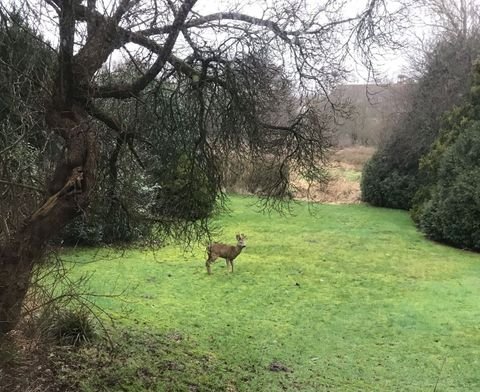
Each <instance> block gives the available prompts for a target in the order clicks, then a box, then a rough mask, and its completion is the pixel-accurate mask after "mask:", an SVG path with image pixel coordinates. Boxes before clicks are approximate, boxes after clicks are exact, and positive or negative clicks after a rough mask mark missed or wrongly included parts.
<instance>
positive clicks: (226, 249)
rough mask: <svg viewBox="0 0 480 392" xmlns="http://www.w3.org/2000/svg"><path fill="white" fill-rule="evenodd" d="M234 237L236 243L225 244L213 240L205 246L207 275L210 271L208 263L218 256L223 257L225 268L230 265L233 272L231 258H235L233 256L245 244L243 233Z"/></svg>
mask: <svg viewBox="0 0 480 392" xmlns="http://www.w3.org/2000/svg"><path fill="white" fill-rule="evenodd" d="M236 239H237V245H226V244H220V243H218V242H214V243H211V244H210V245H208V246H207V253H208V259H207V261H206V263H205V265H206V267H207V272H208V274H209V275H211V273H212V270H211V268H210V265H211V264H213V263H214V262H215V260H217V259H218V258H219V257H221V258H223V259H225V262H226V263H227V268H228V266H229V265H230V267H231V272H232V273H233V260H235V258H236V257H237V256H238V255H239V254H240V253H241V252H242V250H243V248H245V247H246V246H247V244H246V242H245V240H246V239H247V237H246V236H245V234H237V235H236Z"/></svg>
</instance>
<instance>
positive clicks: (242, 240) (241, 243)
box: [235, 234, 247, 249]
mask: <svg viewBox="0 0 480 392" xmlns="http://www.w3.org/2000/svg"><path fill="white" fill-rule="evenodd" d="M235 237H236V238H237V246H238V247H240V248H242V249H243V248H245V247H246V246H247V241H246V239H247V236H246V235H245V234H237V235H236V236H235Z"/></svg>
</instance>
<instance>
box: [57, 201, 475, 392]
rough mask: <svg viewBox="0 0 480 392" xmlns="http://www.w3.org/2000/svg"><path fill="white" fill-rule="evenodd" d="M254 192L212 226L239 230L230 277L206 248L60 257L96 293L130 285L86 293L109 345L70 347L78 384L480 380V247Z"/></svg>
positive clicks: (272, 385) (254, 387)
mask: <svg viewBox="0 0 480 392" xmlns="http://www.w3.org/2000/svg"><path fill="white" fill-rule="evenodd" d="M254 201H255V199H253V198H247V197H245V198H240V197H233V198H232V199H231V204H230V208H231V210H232V211H231V213H230V214H229V215H224V216H222V217H221V218H219V219H218V222H217V223H218V225H219V226H221V227H223V228H224V233H223V234H222V236H221V238H218V240H222V241H225V242H231V243H233V242H234V236H235V233H236V232H243V233H245V234H247V236H248V245H247V248H246V249H245V250H244V252H243V253H242V254H241V255H240V256H239V257H238V259H237V262H236V265H235V267H236V268H235V273H234V274H230V273H228V272H227V269H226V268H225V263H224V262H223V260H219V261H218V262H217V263H216V264H214V266H213V274H212V275H211V276H208V275H207V274H206V269H205V251H204V248H199V249H195V250H194V251H193V252H186V253H184V252H183V251H182V250H181V249H180V248H175V247H167V248H165V249H162V250H160V251H158V252H156V253H155V254H152V253H151V252H141V251H129V252H127V253H126V254H125V255H124V256H123V257H113V256H118V255H116V254H115V253H113V252H111V251H110V252H106V251H100V252H99V251H98V250H95V251H93V250H89V251H86V250H85V251H76V252H74V253H70V254H69V255H68V259H69V260H73V261H75V262H76V263H77V265H76V267H75V268H74V274H78V275H80V274H84V273H92V272H93V273H94V274H93V276H92V277H91V279H90V284H91V287H92V290H93V291H95V292H97V293H112V292H120V291H122V290H123V289H126V290H127V291H126V292H125V293H124V295H123V296H122V297H121V298H98V299H97V302H98V303H99V304H100V305H101V306H102V307H104V308H105V309H106V310H107V311H109V312H111V314H113V316H114V318H115V319H116V324H117V332H115V333H114V337H115V339H116V341H117V342H118V343H120V348H119V350H120V352H119V353H117V354H116V356H115V358H114V360H113V362H112V361H111V359H108V360H107V359H106V358H103V359H102V357H101V355H99V354H98V353H96V354H93V351H95V350H92V349H89V348H86V349H84V351H81V352H79V353H77V354H75V355H79V356H80V358H79V362H82V363H83V362H84V363H85V368H84V369H83V371H84V372H83V373H82V372H81V371H79V372H77V373H76V374H75V377H76V378H77V379H78V382H79V383H80V385H82V386H83V388H84V389H85V390H91V391H97V390H108V391H117V390H118V391H141V390H151V391H213V390H218V391H222V390H223V391H230V392H232V391H342V392H343V391H434V388H435V385H436V384H437V383H438V385H437V387H436V391H438V392H440V391H469V392H470V391H477V390H480V371H479V369H480V300H479V298H480V256H479V255H478V254H473V253H469V252H464V251H460V250H455V249H451V248H448V247H446V246H442V245H439V244H435V243H432V242H429V241H427V240H425V239H424V238H423V237H422V235H421V234H419V233H418V232H417V231H416V229H415V228H414V226H413V224H412V222H411V220H410V218H409V216H408V214H407V213H404V212H400V211H394V210H387V209H377V208H372V207H368V206H363V205H324V206H322V205H319V206H315V208H314V209H313V210H311V209H309V207H308V205H306V204H299V205H297V206H295V207H294V209H293V215H291V216H279V215H277V214H271V215H263V214H261V213H258V212H256V208H255V207H254V206H253V205H252V203H253V202H254ZM92 257H95V258H96V260H97V262H94V263H92V262H91V261H92ZM88 355H90V359H88V360H85V359H84V358H85V356H88ZM81 358H83V359H81ZM272 362H276V363H277V364H281V365H284V366H285V367H286V368H288V369H287V370H288V371H279V372H275V371H271V370H270V369H269V366H270V364H271V363H272ZM88 366H94V367H96V369H94V371H92V372H91V373H90V374H91V378H89V375H88V374H89V373H88V372H89V370H88V369H87V367H88ZM72 374H73V373H72ZM72 374H70V375H69V373H68V372H67V373H66V377H71V376H72ZM93 375H95V376H93Z"/></svg>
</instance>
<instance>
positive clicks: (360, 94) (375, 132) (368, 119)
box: [332, 82, 414, 147]
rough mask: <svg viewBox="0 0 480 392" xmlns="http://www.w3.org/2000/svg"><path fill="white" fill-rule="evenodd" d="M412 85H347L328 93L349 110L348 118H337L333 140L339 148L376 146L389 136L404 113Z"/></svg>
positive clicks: (407, 83) (406, 83)
mask: <svg viewBox="0 0 480 392" xmlns="http://www.w3.org/2000/svg"><path fill="white" fill-rule="evenodd" d="M413 87H414V84H413V83H409V82H404V83H394V84H389V85H374V84H347V85H342V86H339V87H337V89H335V91H334V92H333V93H332V97H333V98H334V99H335V100H338V99H341V100H346V101H347V102H349V103H350V105H351V107H352V113H351V116H350V118H349V119H339V122H340V124H339V125H338V127H337V129H338V130H337V132H336V139H337V143H338V145H339V146H343V147H345V146H351V145H355V144H361V145H367V146H368V145H370V146H376V145H378V144H379V143H381V142H382V141H383V140H385V138H386V137H387V136H388V135H389V134H390V132H391V129H392V127H393V125H394V124H395V122H396V121H397V119H398V118H399V116H400V115H401V114H402V113H404V112H405V111H407V110H408V101H409V100H408V96H409V93H410V92H411V91H412V88H413Z"/></svg>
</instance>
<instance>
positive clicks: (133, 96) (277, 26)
mask: <svg viewBox="0 0 480 392" xmlns="http://www.w3.org/2000/svg"><path fill="white" fill-rule="evenodd" d="M352 3H354V2H352ZM365 3H366V4H365V6H364V8H362V9H361V10H360V11H359V12H355V13H352V12H350V14H349V13H348V12H346V10H347V8H346V2H345V1H343V0H342V1H340V0H326V1H323V2H321V4H319V5H318V6H317V7H315V8H313V7H310V6H309V5H308V4H309V3H308V2H304V1H296V0H285V1H281V2H274V1H265V2H259V3H258V4H257V5H256V6H255V13H254V14H249V13H246V12H241V11H240V10H241V7H240V6H239V7H238V8H234V7H232V8H230V9H226V10H224V11H219V12H213V13H203V12H201V7H200V6H198V7H196V0H151V1H150V0H115V1H110V2H100V1H96V0H87V1H79V0H63V1H62V0H45V1H41V0H30V1H26V2H24V3H23V7H24V8H25V11H26V13H27V16H28V18H29V20H30V22H31V23H34V24H35V25H36V26H39V31H41V32H43V34H44V36H45V37H46V38H41V39H43V41H44V42H45V43H47V42H49V41H50V42H53V46H57V49H54V52H55V56H56V58H57V67H56V70H55V73H54V74H52V75H51V76H52V77H51V78H50V79H51V80H53V83H51V84H48V85H45V86H43V88H44V89H45V90H47V91H48V94H46V95H45V102H44V106H45V108H46V109H45V121H46V124H47V127H48V132H50V133H52V134H53V135H56V137H58V138H59V140H61V141H62V144H63V152H62V154H60V155H59V157H58V159H57V160H56V163H55V170H54V173H53V175H52V176H51V178H50V180H49V181H48V186H46V187H45V188H47V189H48V191H47V197H46V199H45V200H44V201H42V202H41V203H40V204H39V205H38V206H32V211H31V212H30V214H29V216H28V217H27V218H26V219H25V220H24V222H23V223H22V224H21V225H20V226H19V227H17V228H16V229H15V230H12V232H11V233H10V235H9V236H8V238H6V240H5V241H4V243H3V244H2V245H1V247H0V332H1V333H4V332H6V331H8V330H10V329H11V328H12V326H14V325H15V323H16V321H17V320H18V317H19V312H20V308H21V303H22V300H23V298H24V296H25V293H26V291H27V290H28V287H29V281H30V276H31V272H32V268H33V266H34V265H35V263H36V262H37V261H39V260H41V258H42V255H43V252H44V249H45V245H46V243H47V242H48V241H49V240H50V239H51V238H52V237H53V236H55V235H56V234H57V233H58V232H59V231H60V230H61V229H62V228H63V227H64V226H65V225H66V224H67V223H68V222H70V221H71V220H72V219H73V218H74V217H75V216H77V215H78V214H80V213H82V212H84V211H86V209H87V207H88V205H89V202H90V200H91V196H92V193H93V192H94V190H95V189H96V186H97V183H96V179H97V177H96V176H97V166H98V165H99V161H100V160H101V158H102V151H101V149H100V140H101V139H105V138H107V139H108V138H110V139H111V140H117V141H118V143H120V147H119V148H121V147H122V146H123V145H128V147H129V149H130V150H131V151H132V153H133V154H134V155H135V148H137V146H140V147H139V148H140V149H141V148H142V147H141V146H142V143H143V146H145V145H148V140H147V141H146V140H145V135H144V134H142V129H141V126H138V127H136V128H135V129H131V128H129V127H126V126H125V124H124V122H123V119H122V118H121V116H120V117H119V116H116V115H115V114H114V113H112V112H109V111H107V110H105V108H106V107H108V105H106V104H105V102H112V101H113V100H120V101H122V100H123V101H128V102H137V103H138V102H140V101H142V98H143V97H144V96H143V94H147V93H151V94H155V93H158V91H159V89H162V88H163V89H165V91H168V90H173V91H175V94H176V95H175V94H173V93H172V95H171V97H175V96H178V95H182V94H183V95H188V96H189V97H190V99H191V102H192V108H191V116H190V115H188V116H187V117H188V118H189V121H190V122H189V124H191V125H192V127H194V130H195V132H194V133H193V140H194V142H193V143H192V144H191V150H192V151H191V157H192V159H193V160H194V161H195V162H196V165H197V167H199V168H200V169H201V171H202V172H207V173H209V170H210V167H211V166H209V164H208V163H209V162H210V163H211V162H212V161H214V158H215V156H216V154H217V155H218V154H219V153H227V154H228V153H231V151H232V150H234V151H239V150H243V151H248V152H249V153H252V154H253V155H255V153H258V152H259V151H264V152H265V153H267V154H270V155H271V156H275V157H278V159H281V161H282V162H283V163H285V164H287V163H294V164H295V165H296V167H297V168H298V170H299V171H300V172H303V173H304V174H305V175H306V176H307V177H308V178H309V179H313V180H314V179H315V178H316V174H317V175H318V173H319V169H321V168H319V167H318V162H319V159H320V161H321V160H322V159H323V154H324V152H325V138H324V137H323V135H322V130H324V129H325V127H326V124H329V123H330V121H326V120H325V119H324V118H323V117H322V116H324V114H321V113H320V114H318V113H315V112H314V111H313V110H312V109H310V108H309V107H308V105H307V103H308V99H309V98H311V97H312V95H313V94H317V93H318V92H320V93H321V94H323V95H324V96H326V97H327V100H326V102H329V100H328V94H329V93H330V91H331V90H332V88H333V87H334V86H335V85H336V84H337V83H338V82H339V81H342V80H343V79H344V77H345V75H346V73H347V65H346V60H347V59H348V58H349V56H352V54H353V53H357V54H359V55H360V58H361V59H362V61H363V62H364V63H365V64H366V66H367V67H371V65H372V63H371V61H372V56H373V55H375V53H376V51H378V50H379V48H381V47H384V46H385V45H394V44H395V43H394V41H393V40H392V34H393V33H394V32H395V29H397V28H398V24H396V23H397V22H398V21H401V20H403V18H404V17H405V9H406V8H405V7H403V8H395V9H394V8H393V6H392V5H389V4H387V3H386V1H385V0H368V1H365ZM392 4H396V3H392ZM14 6H15V2H13V1H12V3H11V4H10V6H9V5H8V4H7V5H2V9H1V10H2V13H1V16H2V19H6V20H8V19H9V15H10V14H11V11H12V9H13V8H14ZM259 9H261V11H260V12H258V10H259ZM52 34H53V36H52ZM121 56H124V57H125V58H128V59H131V62H132V63H133V64H136V65H137V69H136V72H133V73H132V76H131V77H129V78H126V79H125V80H120V81H119V80H118V78H111V79H109V78H105V77H104V75H105V74H107V75H109V74H112V72H113V71H114V70H113V69H109V68H108V67H107V65H108V64H113V63H114V62H115V61H116V62H118V61H121V60H119V58H120V59H121V58H122V57H121ZM262 56H267V57H268V59H269V61H268V62H263V63H261V62H258V61H257V59H260V58H262ZM140 62H141V64H140ZM268 63H270V64H273V65H274V66H275V67H276V69H277V70H278V69H281V70H282V75H281V77H282V78H284V79H285V80H287V79H288V80H290V83H292V86H293V87H294V90H295V91H296V98H297V100H298V102H299V103H298V107H297V108H296V109H295V111H294V113H293V114H294V116H293V118H291V116H285V117H284V118H283V120H285V119H288V123H281V122H280V120H278V121H276V122H273V123H267V122H266V119H271V118H272V117H271V116H268V115H267V114H266V113H265V111H268V108H265V107H262V100H261V98H262V97H265V96H266V91H268V89H269V88H271V86H272V84H271V83H270V82H269V79H268V77H267V79H265V78H263V79H261V78H259V77H258V73H257V71H258V70H259V69H260V68H261V67H263V69H266V70H267V71H268V65H266V64H268ZM266 73H267V74H268V72H266ZM102 75H103V76H102ZM270 81H271V79H270ZM329 104H330V105H331V106H332V108H335V106H334V103H333V102H331V101H330V102H329ZM187 113H188V112H187ZM156 115H158V116H159V117H160V118H161V117H162V116H166V115H167V112H162V113H156ZM101 124H105V125H106V127H103V126H102V125H101ZM137 125H138V124H137ZM184 125H185V124H184ZM107 128H108V130H106V129H107ZM150 144H151V143H150ZM153 147H154V146H153ZM153 147H152V146H151V145H150V148H153ZM136 155H138V157H137V158H140V155H141V154H136ZM138 161H140V159H138ZM192 172H194V170H193V169H192ZM211 176H215V171H212V174H211ZM278 188H281V189H283V190H284V192H283V193H287V191H288V189H287V188H288V187H287V183H285V182H282V181H280V182H279V183H276V184H274V185H272V194H273V193H274V194H276V195H277V196H278V195H279V194H281V193H282V192H278ZM102 189H104V188H102ZM219 189H220V188H219V187H217V188H215V187H214V188H212V191H219ZM187 190H188V187H187V188H186V189H185V191H187Z"/></svg>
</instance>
